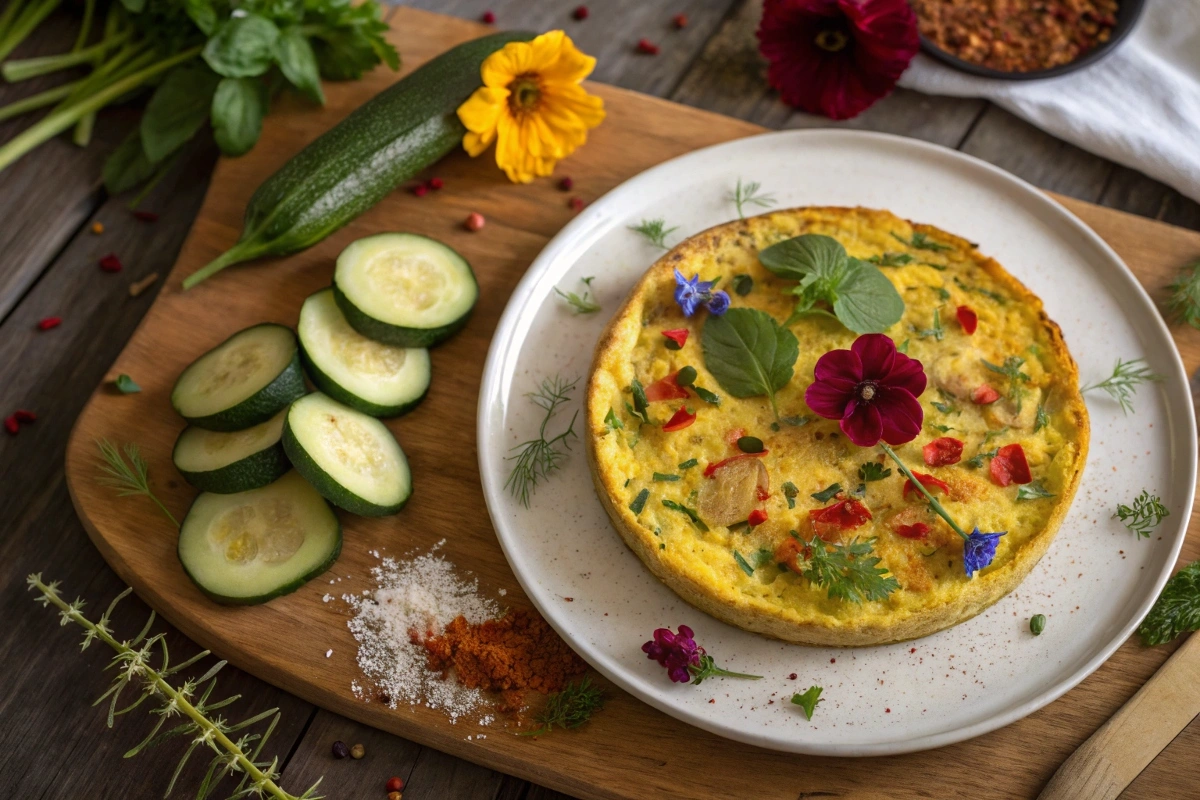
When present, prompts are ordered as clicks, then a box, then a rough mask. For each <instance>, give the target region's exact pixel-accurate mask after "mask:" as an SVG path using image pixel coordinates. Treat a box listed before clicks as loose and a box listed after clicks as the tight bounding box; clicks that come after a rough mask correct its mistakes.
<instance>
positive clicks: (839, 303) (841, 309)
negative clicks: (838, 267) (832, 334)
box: [833, 258, 904, 333]
mask: <svg viewBox="0 0 1200 800" xmlns="http://www.w3.org/2000/svg"><path fill="white" fill-rule="evenodd" d="M836 291H837V299H836V300H834V301H833V313H834V314H837V318H838V319H839V320H841V322H842V324H843V325H845V326H846V327H847V328H849V329H850V330H852V331H854V332H855V333H883V332H884V331H885V330H887V329H888V328H890V327H892V326H893V325H895V324H896V323H897V322H899V321H900V317H902V316H904V300H902V299H901V298H900V293H899V292H897V291H896V287H895V286H893V285H892V282H891V281H889V280H888V279H887V276H885V275H884V274H883V273H882V272H880V271H879V269H878V268H877V267H874V266H872V265H870V264H868V263H866V262H865V261H859V260H858V259H856V258H852V259H850V260H849V262H848V263H847V269H846V271H845V273H844V274H843V276H842V279H841V281H840V282H839V283H838V285H837V289H836Z"/></svg>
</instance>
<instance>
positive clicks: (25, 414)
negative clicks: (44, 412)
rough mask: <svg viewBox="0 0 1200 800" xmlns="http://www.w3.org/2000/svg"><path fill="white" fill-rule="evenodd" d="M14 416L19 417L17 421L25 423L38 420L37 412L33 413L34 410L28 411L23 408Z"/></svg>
mask: <svg viewBox="0 0 1200 800" xmlns="http://www.w3.org/2000/svg"><path fill="white" fill-rule="evenodd" d="M13 416H14V417H16V418H17V422H20V423H23V424H25V423H30V422H37V414H35V413H33V412H32V411H26V410H25V409H23V408H18V409H17V410H16V412H15V413H14V414H13Z"/></svg>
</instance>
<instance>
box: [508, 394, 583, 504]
mask: <svg viewBox="0 0 1200 800" xmlns="http://www.w3.org/2000/svg"><path fill="white" fill-rule="evenodd" d="M577 383H579V380H578V379H576V380H573V381H567V380H564V379H563V378H562V377H561V376H558V375H556V376H554V377H553V378H543V379H542V385H541V387H540V388H539V389H538V390H537V391H536V392H529V393H528V394H527V395H525V396H526V397H528V398H530V399H531V400H532V401H533V404H534V405H535V406H537V407H538V408H540V409H542V410H543V411H544V412H546V413H545V415H544V416H543V417H542V423H541V425H540V426H539V427H538V436H537V438H536V439H530V440H529V441H526V442H522V443H521V444H519V445H517V446H516V447H514V448H513V450H517V451H519V452H518V453H517V454H516V455H514V456H509V460H510V461H516V462H517V463H516V464H514V465H513V470H512V473H510V474H509V476H508V481H506V482H505V484H504V488H506V489H508V490H509V491H510V492H511V493H512V496H513V497H515V498H516V499H517V500H519V501H520V503H521V505H523V506H525V507H526V508H529V496H530V495H531V494H532V493H533V490H534V488H535V487H536V486H537V485H538V483H539V482H540V481H542V480H544V479H545V478H548V477H549V476H550V475H551V474H552V473H554V472H555V471H557V470H558V469H559V467H561V466H562V460H563V459H564V458H566V456H567V451H568V450H570V449H571V442H570V439H571V437H572V436H575V435H576V434H575V420H576V419H577V418H578V417H579V412H578V411H576V412H575V413H574V415H572V416H571V424H570V425H568V426H567V428H566V430H564V431H563V432H562V433H559V434H558V435H556V436H552V437H550V438H546V426H547V425H549V424H550V420H552V419H553V418H554V415H555V414H557V413H558V409H559V407H561V406H562V405H563V404H564V403H567V402H569V401H570V399H571V392H573V391H574V390H575V384H577Z"/></svg>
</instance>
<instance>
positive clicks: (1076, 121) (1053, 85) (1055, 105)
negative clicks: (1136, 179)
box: [900, 0, 1200, 201]
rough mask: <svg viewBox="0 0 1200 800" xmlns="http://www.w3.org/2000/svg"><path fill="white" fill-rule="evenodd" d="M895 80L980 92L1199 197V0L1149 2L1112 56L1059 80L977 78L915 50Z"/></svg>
mask: <svg viewBox="0 0 1200 800" xmlns="http://www.w3.org/2000/svg"><path fill="white" fill-rule="evenodd" d="M900 85H901V86H904V87H905V88H908V89H915V90H917V91H920V92H925V93H926V94H939V95H951V96H954V97H983V98H987V99H988V100H991V101H992V102H994V103H996V105H998V106H1000V107H1001V108H1004V109H1006V110H1008V111H1010V112H1012V113H1013V114H1015V115H1017V116H1018V117H1021V118H1022V119H1025V120H1027V121H1028V122H1030V123H1032V124H1034V125H1036V126H1037V127H1039V128H1041V129H1042V130H1044V131H1046V132H1048V133H1050V134H1053V135H1054V136H1057V137H1058V138H1060V139H1064V140H1066V141H1068V142H1071V143H1072V144H1074V145H1076V146H1078V147H1081V148H1083V149H1084V150H1088V151H1090V152H1092V153H1095V154H1097V155H1099V156H1103V157H1104V158H1107V159H1110V160H1112V161H1116V162H1117V163H1118V164H1124V165H1125V166H1127V167H1132V168H1133V169H1136V170H1140V171H1142V172H1144V173H1146V174H1147V175H1150V176H1151V177H1153V178H1157V179H1158V180H1160V181H1162V182H1163V183H1165V184H1167V185H1169V186H1172V187H1174V188H1175V189H1177V190H1178V191H1179V192H1181V193H1182V194H1185V195H1187V196H1188V197H1190V198H1192V199H1193V200H1196V201H1200V0H1147V3H1146V8H1145V11H1143V13H1142V17H1141V19H1140V20H1139V21H1138V24H1137V26H1136V28H1135V29H1134V30H1133V31H1132V32H1131V33H1130V35H1129V37H1128V38H1127V39H1126V40H1125V41H1123V42H1121V43H1120V44H1118V45H1117V47H1116V49H1115V50H1114V51H1113V52H1112V53H1110V54H1109V55H1108V56H1106V57H1105V58H1103V59H1101V60H1100V61H1099V62H1097V63H1096V64H1093V65H1091V66H1090V67H1084V68H1083V69H1080V70H1078V71H1076V72H1072V73H1069V74H1067V75H1062V76H1060V77H1057V78H1046V79H1044V80H1035V81H1000V80H990V79H987V78H977V77H975V76H973V75H967V74H966V73H962V72H958V71H957V70H954V69H952V68H950V67H948V66H946V65H944V64H941V63H940V62H938V61H936V60H934V59H933V58H931V57H929V56H927V55H924V54H920V55H918V56H917V57H916V58H915V59H914V60H913V62H912V64H911V65H910V66H909V68H908V71H907V72H905V73H904V76H903V77H902V78H901V79H900Z"/></svg>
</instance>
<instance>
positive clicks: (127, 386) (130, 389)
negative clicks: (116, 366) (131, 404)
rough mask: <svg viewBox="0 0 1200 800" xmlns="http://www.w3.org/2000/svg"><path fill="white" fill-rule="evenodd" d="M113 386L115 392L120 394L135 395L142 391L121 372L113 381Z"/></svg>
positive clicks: (131, 379)
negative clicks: (115, 389)
mask: <svg viewBox="0 0 1200 800" xmlns="http://www.w3.org/2000/svg"><path fill="white" fill-rule="evenodd" d="M113 386H116V387H117V391H118V392H120V393H121V394H137V393H138V392H140V391H141V390H142V387H140V386H138V385H137V383H136V382H134V380H133V378H131V377H129V376H128V375H126V374H125V373H123V372H122V373H121V374H120V375H118V376H117V379H116V380H115V381H113Z"/></svg>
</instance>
